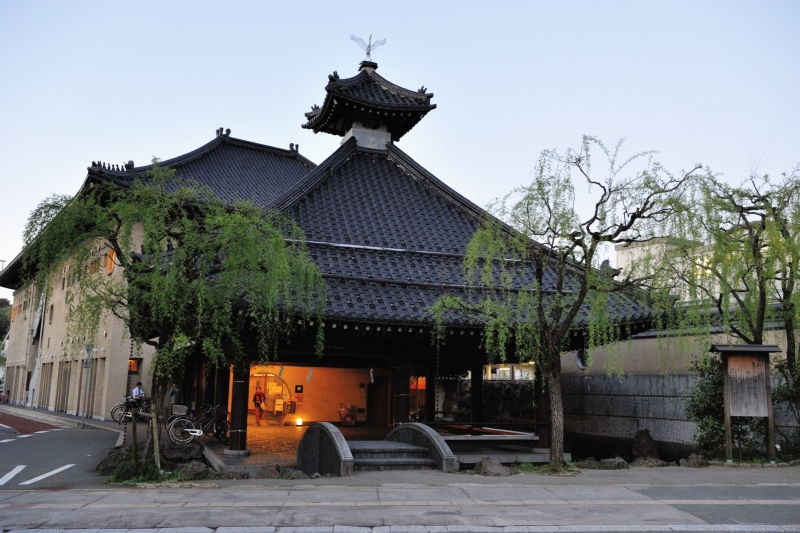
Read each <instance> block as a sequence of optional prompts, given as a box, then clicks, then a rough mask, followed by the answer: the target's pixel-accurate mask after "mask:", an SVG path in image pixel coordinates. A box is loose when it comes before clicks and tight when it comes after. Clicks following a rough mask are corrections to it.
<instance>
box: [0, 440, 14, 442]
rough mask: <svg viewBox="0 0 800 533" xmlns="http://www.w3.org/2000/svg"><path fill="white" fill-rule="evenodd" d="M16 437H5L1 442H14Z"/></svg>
mask: <svg viewBox="0 0 800 533" xmlns="http://www.w3.org/2000/svg"><path fill="white" fill-rule="evenodd" d="M15 440H16V439H3V440H0V442H14V441H15Z"/></svg>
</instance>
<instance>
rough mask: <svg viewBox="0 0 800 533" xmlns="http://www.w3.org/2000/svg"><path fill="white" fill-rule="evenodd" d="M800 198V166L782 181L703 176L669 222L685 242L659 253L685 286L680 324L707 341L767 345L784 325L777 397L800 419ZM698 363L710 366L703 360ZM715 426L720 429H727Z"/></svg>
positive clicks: (666, 275) (668, 273) (669, 276)
mask: <svg viewBox="0 0 800 533" xmlns="http://www.w3.org/2000/svg"><path fill="white" fill-rule="evenodd" d="M798 198H800V171H799V170H798V169H797V168H796V169H795V170H794V171H793V172H791V173H788V174H783V175H782V176H781V177H780V179H778V180H774V181H773V180H771V179H770V178H769V176H752V177H750V178H749V179H747V180H746V181H744V182H743V183H741V184H739V185H737V186H732V185H729V184H727V183H725V182H724V181H722V180H721V179H720V178H719V177H716V176H705V177H704V178H703V179H701V180H698V181H697V182H696V183H695V184H694V186H693V187H692V188H691V190H690V191H687V193H686V194H685V195H684V196H683V198H682V199H681V208H680V209H679V210H678V212H677V213H676V216H674V217H672V219H671V220H670V223H669V226H670V227H669V232H670V233H671V234H673V235H679V236H681V238H680V239H678V238H674V239H672V240H671V241H669V243H668V244H667V245H666V246H663V247H661V248H660V250H659V253H660V257H659V258H658V263H659V264H660V265H661V266H662V271H661V272H662V274H663V279H665V280H669V283H671V284H672V283H674V281H675V280H678V281H679V283H680V286H681V287H682V288H681V291H680V292H681V296H682V297H683V298H684V299H685V304H684V305H683V306H682V309H681V313H680V314H678V313H676V314H675V317H674V318H675V323H674V326H675V327H678V328H681V329H683V330H686V331H692V330H694V331H695V332H698V333H704V334H705V335H704V336H702V337H701V338H704V339H707V338H708V335H709V334H710V333H711V332H719V333H723V334H727V335H729V336H730V337H732V338H734V339H737V340H738V341H740V342H743V343H746V344H763V343H764V341H765V334H766V332H767V330H768V329H769V328H774V327H775V324H780V325H781V326H783V329H784V331H785V334H786V341H787V342H786V358H785V360H783V361H780V362H778V364H777V365H776V367H777V369H778V371H779V373H780V375H781V376H782V377H783V383H782V386H781V387H780V388H779V389H778V390H777V391H776V392H777V394H776V395H775V398H776V399H780V400H786V401H789V402H790V404H789V407H790V409H791V410H792V411H793V413H794V415H795V417H796V418H797V419H798V422H800V362H798V356H797V350H798V341H797V337H796V329H797V327H798V321H800V291H798V290H797V289H796V285H797V283H798V281H800V279H799V278H800V202H799V201H798ZM707 345H708V342H707V341H706V347H707ZM705 357H706V358H708V357H711V356H708V355H707V356H705ZM699 364H700V365H703V364H705V365H706V366H709V364H710V362H709V361H703V360H702V358H701V361H700V363H699ZM714 379H716V380H718V381H720V386H718V387H716V389H717V390H718V394H717V395H716V396H717V398H716V400H715V402H716V404H718V407H719V408H718V409H715V410H714V412H715V413H716V414H715V415H714V416H716V417H717V418H719V415H720V414H721V413H722V409H721V405H722V396H721V376H720V377H715V378H714ZM698 394H699V393H698ZM709 416H711V415H709ZM717 422H718V423H717V424H716V426H715V427H722V422H721V420H718V421H717ZM745 429H746V428H745ZM742 431H745V430H744V429H743V430H742ZM709 440H710V438H709Z"/></svg>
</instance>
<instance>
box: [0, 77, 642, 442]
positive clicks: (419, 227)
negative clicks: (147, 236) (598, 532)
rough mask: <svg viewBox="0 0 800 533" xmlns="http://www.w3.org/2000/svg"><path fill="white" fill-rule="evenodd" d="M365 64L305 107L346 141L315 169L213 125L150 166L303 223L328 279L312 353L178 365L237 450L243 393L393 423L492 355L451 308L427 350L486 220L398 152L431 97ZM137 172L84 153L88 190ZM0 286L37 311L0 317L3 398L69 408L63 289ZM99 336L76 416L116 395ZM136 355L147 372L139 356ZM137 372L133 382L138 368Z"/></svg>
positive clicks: (120, 345)
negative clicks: (7, 321) (225, 423)
mask: <svg viewBox="0 0 800 533" xmlns="http://www.w3.org/2000/svg"><path fill="white" fill-rule="evenodd" d="M377 68H378V65H377V64H376V63H373V62H369V61H364V62H362V63H361V65H360V68H359V71H358V73H357V74H356V75H355V76H353V77H351V78H346V79H344V78H340V77H339V75H338V74H337V73H336V72H334V73H333V74H331V75H330V76H328V83H327V85H326V86H325V92H326V94H325V99H324V102H323V103H322V105H321V106H314V107H313V108H312V111H311V112H309V113H306V119H307V122H306V123H305V124H304V125H303V128H306V129H310V130H312V131H314V132H315V133H327V134H332V135H337V136H340V137H342V142H341V146H340V147H339V148H338V149H337V150H336V151H335V152H333V153H332V154H331V155H330V156H329V157H328V158H327V159H326V160H325V161H323V162H321V163H320V164H319V165H315V164H314V163H312V162H311V161H309V160H307V159H306V158H304V157H303V156H302V155H300V153H299V149H298V147H295V146H294V145H290V148H289V149H288V150H286V149H279V148H274V147H269V146H264V145H260V144H256V143H253V142H249V141H245V140H241V139H236V138H234V137H231V135H230V130H223V129H222V128H220V129H218V130H217V134H216V137H215V138H214V139H213V140H212V141H211V142H209V143H208V144H206V145H204V146H202V147H200V148H198V149H197V150H195V151H193V152H190V153H188V154H185V155H183V156H180V157H177V158H174V159H170V160H167V161H163V162H162V163H161V165H162V166H166V167H169V168H174V169H175V170H176V171H177V173H178V175H180V176H182V177H185V178H192V179H194V180H197V181H198V182H199V183H201V184H204V185H207V186H209V187H211V188H212V189H213V190H214V191H215V192H216V193H217V194H218V195H219V196H220V197H222V198H225V199H227V200H230V201H233V200H235V199H241V200H252V201H253V202H255V203H256V204H257V205H260V206H263V207H264V208H267V209H277V210H280V211H282V212H284V213H286V214H288V215H290V216H291V217H292V218H293V219H294V220H295V221H296V222H297V224H298V225H299V226H300V228H301V229H302V230H303V231H304V233H305V237H306V239H307V243H308V249H309V253H310V254H311V258H312V259H313V261H314V262H315V263H316V264H317V265H318V267H319V269H320V270H321V272H322V276H323V278H324V279H325V281H326V282H327V287H328V302H327V310H326V313H325V353H324V355H323V356H322V357H318V356H317V355H316V354H315V353H314V339H313V338H312V335H310V334H309V333H307V332H302V331H300V332H298V334H297V338H295V339H293V341H292V342H291V343H290V344H287V345H286V346H285V347H284V348H283V349H282V350H281V351H280V354H279V358H278V360H276V361H274V363H272V364H270V365H269V366H266V367H265V366H255V365H254V366H252V367H251V368H246V369H239V370H237V371H236V372H234V371H231V372H229V371H228V370H227V369H225V371H217V372H216V374H215V376H216V377H215V378H214V379H212V380H211V381H208V380H206V379H205V378H204V377H205V376H206V375H208V373H207V372H205V369H204V363H203V359H202V354H199V355H198V358H197V359H196V360H195V361H194V362H193V364H194V365H195V367H194V368H193V369H191V371H190V372H187V377H186V380H185V383H184V389H185V390H186V392H187V396H189V397H190V398H191V400H192V401H194V402H199V401H200V400H201V399H215V398H216V399H217V401H219V400H220V399H222V400H223V401H227V403H228V405H229V410H230V412H231V428H232V431H233V432H234V433H232V439H231V444H230V448H231V451H232V453H236V452H239V451H244V450H245V449H246V447H247V440H246V431H247V415H248V408H249V407H252V406H251V397H252V396H253V391H254V388H255V386H260V387H262V388H263V389H264V390H265V392H267V397H268V400H269V401H270V402H271V403H270V404H269V407H270V408H271V409H272V412H273V413H277V412H278V411H279V410H280V409H281V408H285V405H286V404H287V402H289V401H290V400H294V401H295V402H296V403H295V404H294V406H295V409H296V413H295V414H296V416H298V417H300V416H301V417H302V418H303V419H304V421H331V420H336V421H339V420H341V421H342V422H343V423H350V422H358V423H363V424H367V425H374V426H389V425H392V424H394V423H396V422H402V421H406V420H408V418H409V416H410V413H411V414H412V415H414V414H416V413H424V414H422V416H424V417H425V418H427V419H428V420H433V419H434V418H435V417H436V415H437V413H438V414H439V415H441V414H442V411H443V401H442V399H441V398H437V391H440V390H441V387H437V380H439V379H441V378H442V377H450V376H464V375H466V373H467V372H469V371H471V376H472V382H473V384H480V383H481V380H482V379H483V376H484V366H485V365H486V364H487V362H488V361H487V357H486V353H485V351H484V350H483V349H482V348H481V343H480V339H481V329H480V327H479V325H477V324H475V323H473V322H471V321H470V320H468V319H466V318H463V317H459V316H457V315H452V316H450V317H448V319H447V326H448V327H447V330H446V335H447V339H446V342H445V343H444V344H441V345H440V346H439V347H438V348H437V346H436V345H435V344H434V343H433V342H432V330H433V316H432V315H431V314H430V313H429V312H428V309H429V308H430V306H432V305H433V304H434V303H435V302H436V301H437V299H438V298H439V297H441V296H443V295H446V294H451V295H461V296H468V295H469V294H470V291H471V290H473V289H478V290H485V289H486V288H485V287H471V286H469V283H468V282H467V281H466V280H465V279H464V275H463V269H462V262H463V259H464V255H465V251H466V247H467V243H468V242H469V241H470V239H471V238H472V236H473V234H474V233H475V231H476V230H477V229H478V228H479V227H480V225H481V223H482V222H483V221H485V219H486V217H487V216H488V215H487V213H486V212H485V211H484V210H483V209H481V208H480V207H478V206H477V205H475V204H473V203H472V202H470V201H469V200H467V199H466V198H465V197H463V196H461V195H460V194H459V193H458V192H456V191H455V190H454V189H452V188H451V187H449V186H448V185H446V184H445V183H443V182H442V181H441V180H439V179H437V178H436V177H435V176H433V175H432V174H431V173H430V172H428V171H427V170H425V168H424V167H423V166H422V165H420V164H419V163H417V162H416V161H415V160H414V159H413V158H412V157H411V156H409V155H408V154H406V153H405V152H403V151H402V150H401V149H400V148H399V147H398V145H397V143H398V142H399V141H400V140H401V139H402V137H403V136H404V135H406V134H407V133H409V131H410V130H411V129H412V128H413V127H414V126H415V125H417V124H418V123H419V122H420V121H421V120H422V118H423V117H424V116H425V115H426V114H427V113H429V112H430V111H432V110H434V109H435V108H436V105H435V104H432V103H431V100H432V98H433V94H432V93H429V92H427V91H426V90H425V88H424V87H422V88H420V89H419V90H416V91H414V90H408V89H405V88H402V87H399V86H397V85H395V84H393V83H391V82H389V81H388V80H386V79H385V78H383V77H382V76H381V75H379V74H378V73H377ZM149 168H150V166H141V167H135V166H134V165H133V163H132V162H131V163H130V164H129V165H127V166H125V167H113V166H109V165H107V164H103V163H100V162H93V163H92V165H91V167H89V169H88V175H87V178H86V183H85V185H84V186H85V187H86V186H89V185H90V184H91V183H92V182H95V181H105V182H113V183H116V184H118V185H119V186H122V187H125V186H129V185H130V184H132V183H133V180H134V179H137V178H142V177H144V176H145V174H146V172H147V170H148V169H149ZM64 277H65V279H66V278H68V274H67V273H65V276H64ZM522 281H524V280H522ZM0 286H3V287H9V288H15V289H18V292H17V293H15V300H14V305H15V306H16V305H22V304H21V302H23V301H26V302H27V304H25V305H26V308H27V309H29V310H35V309H34V308H37V306H39V307H40V312H39V314H38V315H36V316H34V314H32V313H30V312H29V313H28V317H29V318H28V320H27V322H18V321H15V323H14V324H13V325H12V335H11V343H10V348H9V356H8V359H9V363H8V376H9V379H8V389H9V393H10V397H11V400H12V401H13V402H17V403H22V402H26V401H27V402H28V403H29V404H33V405H38V406H39V407H41V408H44V409H51V410H61V411H67V412H73V413H76V412H80V411H81V409H82V408H81V404H80V403H79V401H78V398H79V397H80V396H79V394H80V390H81V387H83V386H85V385H81V384H82V383H84V382H85V381H86V378H84V377H82V374H81V373H80V372H78V371H77V370H79V369H80V368H81V367H80V366H79V363H80V362H81V360H82V359H84V358H85V354H83V355H82V354H80V353H76V354H73V355H72V357H66V356H64V355H63V353H64V350H63V344H59V342H62V341H63V339H62V338H59V335H61V336H63V335H64V331H65V326H63V325H59V324H58V315H57V313H58V310H59V306H60V305H61V304H62V303H63V302H60V300H58V298H59V294H60V291H61V290H63V289H62V288H61V287H62V285H60V284H59V286H57V287H54V291H53V296H52V297H51V300H53V303H50V302H44V303H41V305H40V302H39V301H38V300H36V299H35V298H34V296H33V292H32V291H31V290H30V288H27V289H23V288H20V279H19V258H18V259H16V260H15V262H14V263H12V265H10V266H9V267H8V268H7V269H6V270H4V271H3V272H2V273H1V274H0ZM26 298H27V300H26ZM61 298H62V299H63V296H61ZM614 298H616V299H615V300H614V303H613V305H614V309H615V313H617V318H618V319H619V320H622V321H625V322H627V323H629V324H631V325H632V327H634V328H636V327H637V324H638V325H641V327H646V325H647V324H648V320H649V315H650V312H649V309H648V308H647V307H646V306H643V305H641V304H639V303H637V302H636V301H634V300H633V299H630V298H627V297H626V296H624V295H615V296H614ZM48 313H50V317H47V314H48ZM54 314H55V316H56V317H57V320H56V323H55V325H54V324H53V323H52V318H51V317H52V316H53V315H54ZM37 324H39V325H37ZM108 333H111V335H110V337H111V338H108V337H105V338H104V339H98V341H97V343H96V345H97V346H101V347H102V348H103V350H104V351H103V352H101V353H99V354H98V355H95V357H96V358H100V355H102V359H103V360H104V363H103V365H102V366H101V365H99V364H98V365H95V366H94V367H93V369H92V371H91V372H92V373H91V374H90V375H89V377H88V383H89V387H91V389H92V390H91V397H92V401H91V404H90V406H89V407H88V409H89V414H90V415H92V416H95V417H106V416H108V415H107V414H106V413H108V410H109V409H110V407H111V406H112V405H113V404H114V403H115V402H116V401H117V400H118V398H119V397H120V396H122V395H123V394H125V392H126V390H127V388H128V381H129V380H128V360H129V358H130V357H131V346H130V341H128V340H125V337H124V332H122V331H121V328H120V326H119V323H117V324H116V326H115V325H114V324H109V325H108V328H107V329H106V334H108ZM46 339H49V340H46ZM51 341H52V342H51ZM142 359H143V360H142V361H140V363H141V366H142V367H144V368H146V367H147V365H148V363H149V354H148V353H147V352H146V351H145V353H144V354H143V356H142ZM510 362H511V363H513V362H514V361H513V360H512V361H510ZM43 363H44V364H45V365H50V366H48V367H46V368H45V367H44V366H43ZM29 376H33V378H30V377H29ZM141 377H142V378H143V379H142V380H143V381H145V378H146V376H145V375H144V374H142V375H141ZM82 380H83V381H82ZM31 381H33V385H31ZM145 387H146V388H147V384H146V385H145ZM472 391H473V392H472V414H471V416H472V417H473V419H475V420H480V419H482V414H481V405H482V402H481V387H480V386H473V387H472ZM32 395H33V397H32ZM542 405H544V402H542ZM422 406H424V407H425V409H424V410H423V409H422ZM540 414H541V415H543V417H544V418H545V419H546V416H544V415H545V413H540ZM251 424H252V423H251ZM251 428H252V425H251Z"/></svg>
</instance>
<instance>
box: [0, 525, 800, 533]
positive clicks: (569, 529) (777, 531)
mask: <svg viewBox="0 0 800 533" xmlns="http://www.w3.org/2000/svg"><path fill="white" fill-rule="evenodd" d="M621 527H622V529H615V528H613V527H611V528H610V527H608V526H510V527H481V526H378V527H357V526H310V527H273V526H259V527H237V526H233V527H218V528H209V527H163V528H150V529H142V528H139V529H46V530H43V529H12V530H10V531H9V533H607V532H609V531H614V532H617V533H627V532H631V533H633V532H641V531H647V532H649V531H653V532H670V531H675V532H681V531H685V532H704V531H709V532H720V533H722V532H740V533H741V532H748V531H753V532H755V531H758V532H760V533H763V532H774V533H782V532H798V531H800V526H780V525H769V526H757V527H756V528H752V527H750V526H715V525H707V526H692V525H688V526H682V525H668V526H659V525H654V526H652V525H644V526H637V527H626V526H621Z"/></svg>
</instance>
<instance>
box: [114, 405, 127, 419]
mask: <svg viewBox="0 0 800 533" xmlns="http://www.w3.org/2000/svg"><path fill="white" fill-rule="evenodd" d="M124 410H125V406H124V405H122V404H121V403H118V404H117V405H115V406H114V407H112V408H111V420H113V421H114V422H116V423H119V415H120V414H122V411H124Z"/></svg>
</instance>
